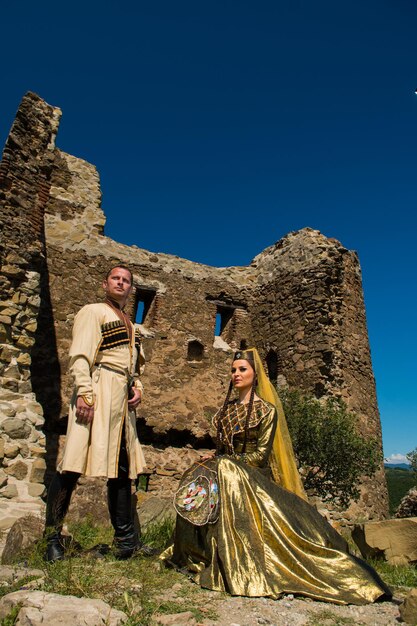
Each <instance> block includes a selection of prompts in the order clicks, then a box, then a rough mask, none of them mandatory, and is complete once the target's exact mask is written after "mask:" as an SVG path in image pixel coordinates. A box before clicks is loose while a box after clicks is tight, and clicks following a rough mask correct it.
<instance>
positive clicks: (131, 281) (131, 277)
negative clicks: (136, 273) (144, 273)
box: [106, 263, 133, 285]
mask: <svg viewBox="0 0 417 626" xmlns="http://www.w3.org/2000/svg"><path fill="white" fill-rule="evenodd" d="M117 268H120V269H121V270H126V271H128V272H129V274H130V283H131V284H132V285H133V274H132V270H131V269H129V268H128V267H127V266H126V265H123V264H122V263H118V264H117V265H113V267H111V268H110V269H109V271H108V272H107V274H106V280H107V279H108V277H109V276H110V274H111V273H112V271H113V270H115V269H117Z"/></svg>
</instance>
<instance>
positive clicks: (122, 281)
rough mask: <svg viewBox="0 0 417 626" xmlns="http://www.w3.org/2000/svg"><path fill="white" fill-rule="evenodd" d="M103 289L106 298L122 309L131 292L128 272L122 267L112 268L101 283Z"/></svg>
mask: <svg viewBox="0 0 417 626" xmlns="http://www.w3.org/2000/svg"><path fill="white" fill-rule="evenodd" d="M103 289H104V291H105V292H106V296H108V297H109V298H111V299H112V300H115V301H116V302H117V303H118V304H119V305H120V306H121V307H123V306H124V305H125V304H126V300H127V298H128V296H129V294H130V292H131V290H132V283H131V278H130V272H129V271H128V270H125V269H124V268H123V267H114V268H113V269H112V271H111V272H110V274H109V276H108V278H107V279H106V280H104V281H103Z"/></svg>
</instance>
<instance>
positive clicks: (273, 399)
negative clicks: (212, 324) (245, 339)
mask: <svg viewBox="0 0 417 626" xmlns="http://www.w3.org/2000/svg"><path fill="white" fill-rule="evenodd" d="M245 352H246V353H247V352H252V354H253V360H254V363H255V371H256V376H257V385H256V393H257V395H258V396H259V397H260V398H262V400H266V402H270V403H271V404H273V405H274V406H275V408H276V410H277V415H278V425H277V430H276V433H275V437H274V443H273V446H272V452H271V456H270V465H271V470H272V475H273V477H274V480H275V482H276V483H278V484H279V485H281V487H285V489H288V490H289V491H292V492H293V493H295V494H297V496H300V497H301V498H304V500H307V495H306V492H305V491H304V487H303V483H302V481H301V478H300V474H299V473H298V469H297V464H296V461H295V455H294V450H293V447H292V443H291V437H290V433H289V431H288V426H287V420H286V419H285V413H284V409H283V408H282V404H281V400H280V399H279V397H278V394H277V392H276V390H275V388H274V386H273V385H272V383H271V381H270V380H269V378H268V376H267V375H266V373H265V370H264V367H263V365H262V361H261V357H260V356H259V353H258V350H257V349H256V348H247V349H246V350H243V351H241V355H242V356H241V358H242V359H244V358H245V356H244V354H245Z"/></svg>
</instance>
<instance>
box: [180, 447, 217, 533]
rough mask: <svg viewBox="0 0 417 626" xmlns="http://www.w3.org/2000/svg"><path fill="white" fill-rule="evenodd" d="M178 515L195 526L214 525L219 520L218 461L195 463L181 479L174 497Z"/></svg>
mask: <svg viewBox="0 0 417 626" xmlns="http://www.w3.org/2000/svg"><path fill="white" fill-rule="evenodd" d="M174 507H175V510H176V511H177V513H178V515H181V517H183V518H184V519H186V520H188V521H189V522H191V524H195V525H196V526H203V525H204V524H214V523H215V522H217V520H218V518H219V510H220V493H219V484H218V480H217V459H216V458H213V459H209V460H208V461H199V462H197V463H194V465H192V466H191V467H190V468H189V469H188V470H186V471H185V472H184V474H183V475H182V477H181V481H180V486H179V488H178V489H177V491H176V493H175V496H174Z"/></svg>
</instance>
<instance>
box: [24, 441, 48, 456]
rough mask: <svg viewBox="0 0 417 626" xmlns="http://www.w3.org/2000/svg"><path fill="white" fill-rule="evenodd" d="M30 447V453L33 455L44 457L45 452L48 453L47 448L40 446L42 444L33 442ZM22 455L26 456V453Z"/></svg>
mask: <svg viewBox="0 0 417 626" xmlns="http://www.w3.org/2000/svg"><path fill="white" fill-rule="evenodd" d="M28 449H29V454H30V455H31V456H35V457H43V456H44V455H45V453H46V450H45V448H44V447H43V446H40V445H37V444H34V443H31V444H30V445H29V447H28ZM21 454H22V452H21ZM22 456H24V455H23V454H22Z"/></svg>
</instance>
